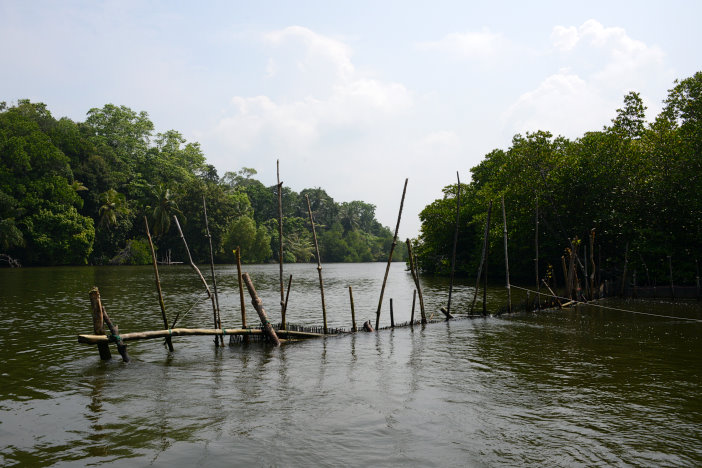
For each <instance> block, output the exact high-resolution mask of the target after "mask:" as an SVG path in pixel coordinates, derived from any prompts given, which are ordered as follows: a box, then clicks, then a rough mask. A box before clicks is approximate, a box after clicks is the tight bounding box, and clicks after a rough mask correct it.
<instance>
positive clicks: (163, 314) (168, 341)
mask: <svg viewBox="0 0 702 468" xmlns="http://www.w3.org/2000/svg"><path fill="white" fill-rule="evenodd" d="M144 224H145V225H146V237H147V238H148V239H149V247H150V248H151V260H152V262H153V264H154V277H155V278H156V292H157V293H158V305H159V306H161V318H163V328H165V329H168V328H169V327H168V318H166V306H165V304H164V303H163V292H162V291H161V279H160V278H159V276H158V264H157V261H156V251H155V250H154V242H153V240H151V232H150V231H149V221H148V220H147V219H146V216H144ZM166 345H167V346H168V351H170V352H173V343H172V342H171V337H170V336H167V337H166Z"/></svg>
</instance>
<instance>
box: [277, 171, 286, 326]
mask: <svg viewBox="0 0 702 468" xmlns="http://www.w3.org/2000/svg"><path fill="white" fill-rule="evenodd" d="M275 166H276V173H277V175H278V264H279V265H280V317H281V323H285V302H284V298H283V296H284V294H285V291H283V183H282V182H281V181H280V159H277V160H276V162H275Z"/></svg>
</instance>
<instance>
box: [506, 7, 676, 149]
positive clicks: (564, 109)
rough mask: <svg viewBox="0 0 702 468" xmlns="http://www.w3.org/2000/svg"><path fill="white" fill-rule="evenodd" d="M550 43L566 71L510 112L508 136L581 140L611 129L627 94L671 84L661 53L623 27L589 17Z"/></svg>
mask: <svg viewBox="0 0 702 468" xmlns="http://www.w3.org/2000/svg"><path fill="white" fill-rule="evenodd" d="M551 42H552V44H553V46H554V47H555V49H557V50H558V51H559V52H561V55H559V61H560V65H561V66H562V67H563V68H561V70H560V71H558V72H557V73H555V74H551V75H550V76H548V77H546V78H545V79H544V80H542V81H541V83H539V85H538V86H537V87H536V88H534V89H532V90H530V91H526V92H524V93H522V94H521V95H520V96H519V97H518V99H517V100H516V102H514V103H513V104H512V105H511V106H510V107H509V108H508V109H507V111H506V112H505V113H504V115H503V118H504V124H505V127H506V129H507V131H509V132H512V133H514V132H524V131H527V130H529V131H534V130H538V129H542V130H550V131H551V132H552V133H555V134H564V135H566V136H568V137H578V136H581V135H582V133H583V132H585V131H588V130H597V129H599V128H602V126H604V125H608V124H609V122H610V119H611V118H612V117H613V116H614V112H615V109H616V108H617V107H619V105H620V104H621V100H622V99H623V97H624V95H625V94H626V93H627V92H629V91H631V90H635V91H640V92H642V91H645V90H647V89H651V87H652V86H654V89H656V91H660V90H659V89H657V88H658V87H660V89H664V86H665V83H666V82H669V81H670V76H669V75H670V73H669V72H668V71H667V70H666V69H665V67H664V55H663V52H662V51H661V50H660V49H659V48H658V47H656V46H652V45H648V44H646V43H644V42H642V41H639V40H637V39H634V38H631V37H630V36H629V35H628V34H627V33H626V31H625V30H624V29H623V28H619V27H605V26H603V25H602V24H601V23H599V22H598V21H596V20H592V19H591V20H588V21H586V22H584V23H583V24H582V25H580V26H579V27H577V28H576V27H575V26H570V27H565V26H556V27H554V28H553V30H552V33H551ZM659 83H660V84H659ZM654 111H655V109H654Z"/></svg>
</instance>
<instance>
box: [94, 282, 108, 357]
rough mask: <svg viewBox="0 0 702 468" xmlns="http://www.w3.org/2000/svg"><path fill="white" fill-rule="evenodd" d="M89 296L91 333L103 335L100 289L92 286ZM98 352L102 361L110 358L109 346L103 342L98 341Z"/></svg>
mask: <svg viewBox="0 0 702 468" xmlns="http://www.w3.org/2000/svg"><path fill="white" fill-rule="evenodd" d="M88 295H89V296H90V305H91V309H92V311H93V333H95V334H96V335H103V336H104V335H105V326H104V321H103V318H102V302H101V301H100V291H98V288H97V287H94V288H93V289H91V290H90V292H89V293H88ZM98 352H99V353H100V359H102V360H103V361H108V360H110V359H112V354H111V353H110V347H109V346H108V345H107V342H105V343H98Z"/></svg>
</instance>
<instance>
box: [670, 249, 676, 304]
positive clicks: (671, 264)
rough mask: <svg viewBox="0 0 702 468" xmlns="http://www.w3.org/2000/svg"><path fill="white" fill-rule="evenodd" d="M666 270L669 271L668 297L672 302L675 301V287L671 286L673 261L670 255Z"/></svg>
mask: <svg viewBox="0 0 702 468" xmlns="http://www.w3.org/2000/svg"><path fill="white" fill-rule="evenodd" d="M668 270H669V271H670V295H671V296H672V298H673V300H675V286H674V285H673V260H672V258H671V256H670V255H668Z"/></svg>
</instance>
